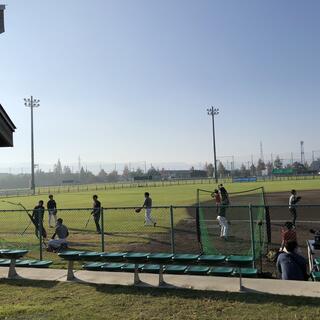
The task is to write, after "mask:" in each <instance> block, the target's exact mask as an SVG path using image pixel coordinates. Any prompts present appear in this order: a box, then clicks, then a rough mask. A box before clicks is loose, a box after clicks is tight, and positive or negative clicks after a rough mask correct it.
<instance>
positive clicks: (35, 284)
mask: <svg viewBox="0 0 320 320" xmlns="http://www.w3.org/2000/svg"><path fill="white" fill-rule="evenodd" d="M58 283H59V282H57V281H43V280H31V279H25V278H22V277H20V278H18V279H0V284H6V285H10V286H15V287H32V288H43V289H50V288H54V287H55V286H56V285H57V284H58Z"/></svg>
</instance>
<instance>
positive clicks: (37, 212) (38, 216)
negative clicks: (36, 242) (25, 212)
mask: <svg viewBox="0 0 320 320" xmlns="http://www.w3.org/2000/svg"><path fill="white" fill-rule="evenodd" d="M43 217H44V206H43V200H40V201H39V203H38V205H37V206H35V207H34V209H33V211H32V216H31V219H32V222H33V224H34V225H35V235H36V236H37V237H39V235H40V233H39V230H40V228H41V230H42V236H43V237H44V238H46V237H47V232H46V230H45V228H44V227H43Z"/></svg>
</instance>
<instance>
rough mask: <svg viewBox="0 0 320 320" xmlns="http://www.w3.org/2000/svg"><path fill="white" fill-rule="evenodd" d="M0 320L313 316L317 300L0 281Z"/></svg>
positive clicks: (318, 306)
mask: <svg viewBox="0 0 320 320" xmlns="http://www.w3.org/2000/svg"><path fill="white" fill-rule="evenodd" d="M0 290H1V292H2V294H1V303H0V319H46V320H50V319H55V320H56V319H70V320H71V319H128V320H133V319H148V320H149V319H174V320H179V319H203V320H206V319H208V320H209V319H219V320H223V319H312V318H316V317H317V316H319V315H320V303H319V302H320V300H319V299H316V298H303V297H287V296H271V295H258V294H237V293H221V292H200V291H189V290H165V289H151V288H134V287H120V286H106V285H88V284H78V283H58V282H46V281H27V280H24V281H22V280H11V281H9V280H1V281H0Z"/></svg>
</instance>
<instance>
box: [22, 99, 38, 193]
mask: <svg viewBox="0 0 320 320" xmlns="http://www.w3.org/2000/svg"><path fill="white" fill-rule="evenodd" d="M24 105H25V106H26V107H28V108H30V110H31V185H30V189H31V190H32V194H33V195H34V194H35V193H36V185H35V181H34V142H33V108H38V107H39V106H40V100H38V99H34V98H33V96H31V97H30V98H27V99H26V98H25V99H24Z"/></svg>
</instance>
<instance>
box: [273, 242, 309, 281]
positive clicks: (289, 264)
mask: <svg viewBox="0 0 320 320" xmlns="http://www.w3.org/2000/svg"><path fill="white" fill-rule="evenodd" d="M297 247H298V244H297V242H296V241H292V240H290V241H287V242H286V244H285V246H284V249H283V252H281V253H280V254H279V256H278V259H277V264H276V266H277V270H278V272H279V273H280V274H281V279H282V280H307V279H308V274H307V261H306V259H305V258H304V257H303V256H301V255H299V254H297V253H296V252H295V251H296V249H297Z"/></svg>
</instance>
